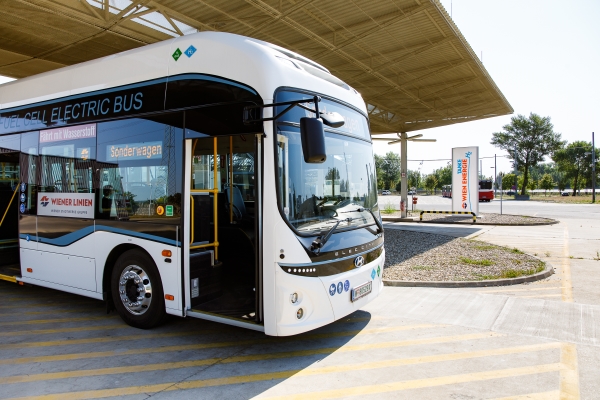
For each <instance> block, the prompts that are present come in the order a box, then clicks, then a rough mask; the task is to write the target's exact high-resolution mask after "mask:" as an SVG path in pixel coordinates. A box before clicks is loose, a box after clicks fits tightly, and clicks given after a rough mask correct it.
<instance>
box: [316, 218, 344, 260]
mask: <svg viewBox="0 0 600 400" xmlns="http://www.w3.org/2000/svg"><path fill="white" fill-rule="evenodd" d="M342 221H347V222H348V223H350V222H352V218H346V219H341V220H339V221H338V222H336V223H335V225H334V226H332V227H331V229H330V230H328V231H327V233H326V234H325V235H321V236H319V237H318V238H316V239H315V240H313V242H312V244H311V245H310V250H311V251H312V252H313V253H314V254H319V253H320V252H321V248H323V246H325V243H327V241H328V240H329V238H330V237H331V235H332V234H333V231H335V229H336V228H337V227H338V225H339V224H340V222H342Z"/></svg>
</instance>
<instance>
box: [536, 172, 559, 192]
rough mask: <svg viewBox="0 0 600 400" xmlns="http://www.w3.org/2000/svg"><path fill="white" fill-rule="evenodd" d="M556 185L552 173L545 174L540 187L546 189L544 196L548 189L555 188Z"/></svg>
mask: <svg viewBox="0 0 600 400" xmlns="http://www.w3.org/2000/svg"><path fill="white" fill-rule="evenodd" d="M554 185H556V183H555V182H554V179H552V175H550V174H544V176H542V179H540V188H542V189H544V196H546V193H548V190H551V189H554Z"/></svg>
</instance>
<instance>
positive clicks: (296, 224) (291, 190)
mask: <svg viewBox="0 0 600 400" xmlns="http://www.w3.org/2000/svg"><path fill="white" fill-rule="evenodd" d="M338 107H342V106H341V105H338ZM349 113H352V115H353V117H354V118H362V119H363V120H364V123H362V121H361V123H360V124H356V125H355V126H354V127H353V129H354V132H353V134H355V135H356V136H358V137H363V138H364V137H369V132H368V130H367V131H366V132H364V131H356V127H357V126H364V127H365V129H366V126H367V124H366V118H365V117H364V116H362V115H361V114H359V113H358V112H356V111H353V110H351V109H350V108H347V109H346V110H345V113H344V114H349ZM344 114H342V115H344ZM294 122H298V121H289V117H288V118H286V121H284V122H283V121H280V122H279V124H278V126H277V148H276V157H277V161H276V162H277V164H276V167H277V175H278V176H277V178H278V181H277V186H278V187H277V189H278V190H277V192H278V202H279V207H280V209H281V211H282V213H283V215H284V217H285V218H286V219H287V221H288V222H289V223H290V225H291V226H292V227H293V228H294V229H296V231H297V232H298V233H300V234H302V233H304V234H311V235H314V234H317V233H319V232H320V231H324V230H328V229H330V228H331V226H332V224H334V223H336V222H337V221H340V220H341V221H344V222H343V223H342V224H340V225H339V226H338V228H337V229H336V231H339V230H343V229H348V228H352V229H354V228H357V227H362V226H367V225H372V224H375V220H374V219H373V215H372V214H371V212H370V211H373V213H374V214H375V215H376V216H378V214H379V209H378V205H377V182H376V177H375V165H374V162H373V150H372V147H371V143H369V142H367V141H365V140H362V139H359V138H358V137H356V138H355V137H351V136H348V135H347V133H346V132H339V133H338V132H336V130H334V129H327V131H326V132H325V147H326V151H327V160H326V161H325V162H324V163H321V164H307V163H305V162H304V158H303V153H302V144H301V140H300V129H299V128H298V126H297V123H294Z"/></svg>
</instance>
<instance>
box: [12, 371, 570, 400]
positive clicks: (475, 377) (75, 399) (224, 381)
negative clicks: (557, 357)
mask: <svg viewBox="0 0 600 400" xmlns="http://www.w3.org/2000/svg"><path fill="white" fill-rule="evenodd" d="M369 364H371V363H367V365H362V364H357V365H354V366H353V367H354V368H353V371H359V370H363V369H371V368H372V367H371V365H369ZM327 368H328V367H325V368H311V369H306V370H292V371H281V372H272V373H265V374H254V375H242V376H233V377H227V378H216V379H203V380H193V381H185V382H179V383H176V382H169V383H161V384H156V385H144V386H130V387H123V388H115V389H100V390H87V391H80V392H66V393H55V394H49V395H41V396H29V397H21V398H19V399H28V400H33V399H40V400H42V399H43V400H53V399H56V400H62V399H64V398H69V399H71V400H79V399H90V398H104V397H113V396H126V395H134V394H148V393H157V392H163V391H176V390H186V389H197V388H203V387H210V386H222V385H231V384H239V383H248V382H257V381H265V380H274V379H286V378H290V377H292V376H310V375H320V374H324V373H328V372H326V371H325V370H326V369H327ZM561 368H562V364H561V363H556V364H544V365H536V366H531V367H520V368H510V369H504V370H496V371H484V372H474V373H469V374H460V375H450V376H442V377H437V378H426V379H415V380H410V381H401V382H392V383H383V384H378V385H369V386H358V387H351V388H344V389H337V390H327V391H322V392H309V393H303V394H298V395H285V396H281V397H270V399H282V400H283V399H285V400H289V399H302V400H303V399H306V398H311V399H312V398H336V397H345V396H357V395H361V394H364V395H372V394H377V393H389V392H396V391H401V390H407V389H418V388H423V387H434V386H442V385H451V384H457V383H466V382H477V381H485V380H490V379H500V378H508V377H513V376H523V375H533V374H542V373H547V372H555V371H559V370H560V369H561ZM15 400H16V399H15Z"/></svg>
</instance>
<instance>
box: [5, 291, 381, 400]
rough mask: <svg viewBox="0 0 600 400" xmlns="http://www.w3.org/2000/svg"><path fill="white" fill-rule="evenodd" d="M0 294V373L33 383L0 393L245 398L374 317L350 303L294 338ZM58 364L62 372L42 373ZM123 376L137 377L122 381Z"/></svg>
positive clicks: (69, 299)
mask: <svg viewBox="0 0 600 400" xmlns="http://www.w3.org/2000/svg"><path fill="white" fill-rule="evenodd" d="M0 293H1V294H2V299H3V301H2V302H1V303H0V327H2V334H1V335H2V340H0V350H1V351H0V364H6V365H11V368H2V369H1V370H0V380H3V379H5V378H10V379H17V380H18V379H20V378H19V376H23V377H25V376H26V377H27V380H29V381H30V383H28V384H27V385H25V386H23V385H6V386H4V387H3V395H2V397H20V396H24V395H26V396H40V395H49V394H54V395H56V396H58V397H62V398H69V397H72V396H77V395H78V394H79V393H81V392H85V393H88V394H87V395H88V396H91V397H106V395H107V393H109V392H110V393H111V396H120V395H125V394H132V393H135V394H138V395H141V396H142V397H147V396H152V397H153V398H154V397H158V398H160V399H164V398H182V397H184V398H210V397H211V396H214V397H215V398H223V397H226V398H228V399H229V398H240V399H241V398H244V399H247V398H251V397H253V396H256V395H259V394H261V393H263V392H265V391H266V390H268V389H270V388H272V387H274V386H276V385H277V384H279V383H280V382H283V381H285V380H286V379H288V378H290V377H292V376H294V375H295V374H297V373H299V372H301V371H302V370H303V369H305V368H307V367H308V366H310V365H312V364H314V363H316V362H319V361H320V360H323V359H325V358H327V357H328V356H329V355H330V354H332V353H334V352H336V351H337V350H339V349H340V347H342V346H344V345H345V344H346V343H348V341H350V340H352V339H353V338H354V337H355V336H356V335H358V334H359V333H360V332H361V331H362V330H363V329H364V328H365V326H366V325H367V324H368V323H369V321H370V320H371V314H370V313H368V312H364V311H356V312H354V313H353V314H351V315H349V316H347V317H345V318H342V319H341V320H339V321H336V322H335V323H332V324H329V325H327V326H324V327H322V328H319V329H316V330H313V331H310V332H307V333H304V334H300V335H295V336H291V337H270V336H266V335H264V334H263V333H260V332H255V331H251V330H247V329H242V328H236V327H232V326H228V325H223V324H217V323H213V322H209V321H204V320H199V319H193V318H185V319H184V318H178V317H170V318H169V319H168V320H167V321H166V322H165V323H164V324H163V325H161V326H159V327H157V328H155V329H150V330H140V329H136V328H132V327H130V326H128V325H126V324H125V323H124V322H123V321H122V320H121V319H120V317H118V315H117V314H116V313H115V312H112V313H110V314H106V307H105V305H104V303H103V302H102V301H99V300H93V299H89V298H85V297H81V296H77V295H72V294H68V293H64V292H59V291H54V290H50V289H46V288H41V287H37V286H18V285H15V284H13V283H8V282H2V281H0ZM57 363H59V365H60V370H61V371H62V372H61V374H60V375H61V376H60V377H58V378H56V377H50V376H47V375H45V374H46V373H47V372H48V371H50V370H51V369H52V368H53V365H58V364H57ZM115 367H119V368H115ZM115 370H118V373H116V372H114V371H115ZM82 374H83V375H82ZM129 375H131V376H135V379H123V377H125V376H129ZM38 377H39V378H38ZM4 390H6V391H4Z"/></svg>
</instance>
